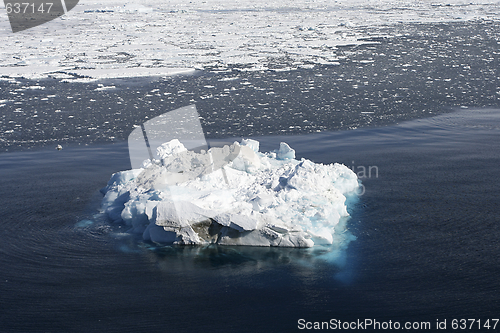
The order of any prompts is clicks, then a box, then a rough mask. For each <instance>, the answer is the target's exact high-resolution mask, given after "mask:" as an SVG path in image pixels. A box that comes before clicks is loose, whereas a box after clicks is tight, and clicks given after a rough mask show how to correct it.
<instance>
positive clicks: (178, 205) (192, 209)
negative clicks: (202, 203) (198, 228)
mask: <svg viewBox="0 0 500 333" xmlns="http://www.w3.org/2000/svg"><path fill="white" fill-rule="evenodd" d="M215 214H216V212H214V211H211V210H207V209H203V208H201V207H199V206H197V205H195V204H193V203H191V202H188V201H162V202H160V203H159V204H158V205H157V206H156V218H155V222H156V225H160V226H163V227H171V228H183V227H186V226H190V225H191V224H194V223H197V222H201V221H204V220H208V219H209V218H211V217H213V216H215Z"/></svg>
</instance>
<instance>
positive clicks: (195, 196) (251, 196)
mask: <svg viewBox="0 0 500 333" xmlns="http://www.w3.org/2000/svg"><path fill="white" fill-rule="evenodd" d="M156 156H157V157H159V158H158V159H153V160H149V159H148V160H145V161H144V163H143V165H142V168H138V169H132V170H127V171H121V172H117V173H115V174H113V175H112V177H111V179H110V180H109V182H108V185H107V186H106V187H105V188H103V189H102V192H103V193H104V198H103V200H102V209H103V211H104V212H105V213H107V215H108V216H109V218H110V219H111V220H113V221H115V222H121V223H125V224H126V225H127V226H129V227H130V231H131V232H133V233H138V234H142V236H143V239H144V240H146V241H152V242H157V243H174V244H182V245H187V244H207V243H217V244H221V245H252V246H282V247H312V246H313V245H327V244H332V243H333V242H334V239H335V233H336V228H335V227H336V226H337V225H338V224H339V222H341V221H342V220H343V219H346V218H347V217H348V216H349V214H348V212H347V207H346V196H349V195H355V192H356V190H357V189H358V187H359V182H358V178H357V176H356V174H355V173H354V172H353V171H352V170H350V169H349V168H347V167H346V166H344V165H341V164H338V163H335V164H328V165H325V164H317V163H314V162H312V161H310V160H307V159H304V158H303V159H301V160H296V159H295V151H294V150H293V149H292V148H291V147H290V146H289V145H288V144H286V143H281V144H280V147H279V149H277V150H275V151H273V152H268V153H261V152H259V142H258V141H255V140H251V139H244V140H242V141H241V142H234V143H233V144H231V145H226V146H224V147H222V148H216V147H212V148H210V149H209V150H207V151H205V150H201V151H200V152H198V153H197V152H194V151H190V150H187V149H186V148H185V147H184V145H183V144H182V143H181V142H180V141H179V140H176V139H174V140H171V141H169V142H167V143H164V144H162V145H160V146H159V147H158V149H157V152H156Z"/></svg>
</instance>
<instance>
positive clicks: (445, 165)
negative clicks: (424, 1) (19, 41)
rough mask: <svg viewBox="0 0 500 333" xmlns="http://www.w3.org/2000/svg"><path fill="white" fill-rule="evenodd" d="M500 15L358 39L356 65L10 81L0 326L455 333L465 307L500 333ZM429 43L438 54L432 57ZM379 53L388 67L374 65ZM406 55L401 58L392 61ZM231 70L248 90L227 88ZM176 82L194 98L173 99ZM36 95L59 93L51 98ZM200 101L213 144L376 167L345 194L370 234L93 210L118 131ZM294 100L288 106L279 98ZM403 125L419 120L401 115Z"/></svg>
mask: <svg viewBox="0 0 500 333" xmlns="http://www.w3.org/2000/svg"><path fill="white" fill-rule="evenodd" d="M495 27H496V26H495V25H494V24H493V25H492V24H469V25H467V24H464V25H462V24H459V25H455V26H453V27H450V26H448V25H435V26H416V27H406V28H405V29H404V31H406V35H404V36H401V37H398V38H396V39H392V40H382V41H380V42H381V44H376V45H372V46H369V47H367V46H365V47H363V48H359V49H358V48H354V49H349V50H347V49H346V50H345V52H346V54H347V53H348V52H353V53H352V54H348V55H349V58H348V59H351V60H352V59H353V60H352V61H351V60H349V61H348V60H346V61H345V63H344V64H341V66H339V67H322V68H315V69H311V70H297V71H293V72H286V73H284V72H265V73H262V72H255V73H247V72H244V73H242V72H238V73H233V72H229V73H210V72H209V73H204V74H200V75H195V76H191V77H179V78H171V79H160V80H151V81H147V82H145V81H143V80H142V81H140V80H138V81H134V80H130V81H127V82H123V81H122V82H114V83H113V82H106V83H101V84H104V85H105V86H109V85H112V84H113V85H115V87H116V88H115V89H112V90H95V89H96V88H99V87H100V86H98V84H97V83H95V84H65V83H61V82H59V81H55V80H54V81H40V82H39V83H38V84H39V85H43V86H44V87H45V89H25V88H21V87H23V86H26V87H28V86H33V85H37V83H36V82H28V81H23V80H17V81H16V82H18V83H12V82H11V83H9V82H3V83H1V88H2V90H1V93H2V96H8V98H7V97H1V98H0V99H4V100H9V102H3V103H2V104H5V106H3V107H1V108H0V115H1V116H2V123H0V127H1V129H2V133H4V134H1V135H2V136H1V139H2V141H1V144H2V148H3V149H4V150H9V151H11V152H4V153H2V154H0V170H1V177H0V188H1V189H2V190H1V191H0V200H1V202H2V204H1V205H0V230H1V231H0V267H1V270H0V332H132V331H134V332H198V331H202V330H204V331H209V332H295V331H304V330H300V329H299V328H298V321H299V319H304V320H305V321H308V322H314V321H320V322H324V321H330V320H331V319H338V320H341V321H343V322H344V321H355V320H358V319H360V320H364V319H374V320H377V321H379V322H389V321H392V322H396V321H397V322H400V323H401V325H404V323H405V322H419V323H421V322H429V323H431V325H432V326H431V328H432V329H431V330H427V331H436V321H437V320H439V321H443V320H445V319H446V320H447V328H448V330H449V331H456V330H452V329H451V328H452V320H453V319H476V320H481V325H484V323H486V320H487V319H490V322H489V323H490V324H491V327H490V329H489V330H488V329H486V328H484V327H482V329H481V330H480V331H493V330H492V326H493V324H494V322H493V321H491V320H492V319H498V318H499V313H500V300H499V298H498V295H499V292H500V282H499V279H498V275H499V273H500V244H499V239H500V229H499V222H500V218H499V216H500V214H499V213H500V208H499V207H500V205H499V199H498V198H499V196H498V189H497V179H498V173H499V171H500V167H499V166H500V147H499V144H498V142H500V105H498V103H499V99H498V96H499V95H498V93H497V92H498V76H499V74H498V66H497V65H498V60H497V58H495V56H494V55H495V54H496V53H495V52H498V51H497V49H498V46H497V45H498V44H496V40H495V38H496V36H497V33H498V29H496V28H495ZM466 37H467V38H466ZM472 37H474V38H472ZM464 40H466V41H467V42H464ZM468 44H470V45H468ZM419 45H420V48H418V47H416V46H419ZM450 45H451V46H450ZM452 46H453V47H452ZM371 48H373V49H371ZM457 48H461V49H457ZM468 48H470V50H469V49H468ZM405 50H419V51H418V52H420V54H419V55H418V54H417V53H416V52H417V51H415V52H408V51H405ZM467 50H468V51H467ZM396 51H397V52H396ZM466 51H467V52H466ZM403 52H407V53H403ZM432 52H437V53H436V55H435V58H433V59H428V58H425V57H424V56H423V55H425V56H427V55H429V54H432ZM447 52H448V53H447ZM375 54H385V55H386V57H385V58H383V59H385V60H376V59H369V57H370V56H372V57H374V55H375ZM395 54H398V55H400V56H401V57H403V59H401V58H398V59H399V60H398V61H395V60H394V62H393V60H388V59H389V56H390V55H395ZM445 55H447V56H446V57H445ZM381 57H383V56H381ZM406 57H408V58H406ZM411 59H413V60H419V61H421V62H420V63H419V62H415V67H418V68H414V69H415V70H416V72H412V71H411V70H410V68H411V66H406V67H403V65H404V64H407V63H410V62H407V61H409V60H411ZM425 59H427V60H425ZM354 60H356V61H360V60H366V61H368V62H362V63H359V62H358V63H356V62H354ZM371 60H376V61H375V63H376V64H377V65H376V66H375V65H374V66H372V65H370V64H373V63H371V62H369V61H371ZM362 64H364V65H362ZM384 64H385V65H384ZM419 64H420V65H421V66H417V65H419ZM453 64H459V65H460V66H461V67H450V66H452V65H453ZM462 64H468V66H470V69H467V68H464V67H463V66H462ZM382 65H384V66H385V68H386V69H385V70H384V66H382ZM448 65H450V66H448ZM368 66H370V67H368ZM433 66H435V67H433ZM405 68H407V69H408V70H409V71H403V69H405ZM453 68H455V69H453ZM399 69H401V71H400V72H398V71H399ZM370 71H372V72H373V71H377V73H378V75H377V76H372V77H371V81H369V82H370V83H369V84H368V85H366V86H365V85H364V83H362V82H364V81H360V83H355V82H352V81H347V82H345V81H344V80H343V81H340V80H339V81H336V80H334V79H333V78H337V79H338V78H340V75H344V78H345V76H346V75H350V76H351V77H352V79H353V80H358V79H359V80H361V79H363V78H362V76H363V75H365V76H367V75H366V73H368V72H370ZM361 72H362V73H361ZM382 72H386V74H385V75H386V76H385V77H386V79H382V78H381V75H382V74H381V73H382ZM363 73H365V74H363ZM412 73H413V74H412ZM319 74H321V76H320V75H319ZM360 75H361V76H360ZM453 75H454V76H453ZM462 75H463V76H462ZM428 76H429V77H432V78H433V79H432V80H430V79H427V77H428ZM233 77H236V78H233ZM304 77H307V80H306V79H304ZM225 78H227V79H228V80H226V79H225ZM389 78H392V79H389ZM396 78H398V79H397V80H396ZM421 78H425V79H426V81H425V82H423V81H422V80H421ZM229 79H230V80H229ZM285 79H287V80H288V81H284V80H285ZM438 79H439V80H438ZM445 79H451V80H450V81H446V80H445ZM238 80H240V81H241V82H243V81H245V82H249V83H250V84H243V86H249V87H250V86H252V88H248V89H241V91H240V94H241V95H235V96H229V97H228V96H223V95H224V94H225V93H224V91H225V90H224V89H231V86H229V85H228V86H226V84H228V82H238ZM303 80H304V81H303ZM311 80H319V81H315V83H314V87H315V89H309V93H302V92H301V93H299V92H298V91H296V90H294V89H303V87H301V85H302V84H306V82H307V83H310V82H309V81H311ZM384 80H385V81H384ZM184 81H185V82H184ZM389 81H391V82H389ZM427 81H432V83H429V82H427ZM210 82H213V84H210ZM273 82H274V83H273ZM286 82H288V85H286V86H283V87H282V88H280V89H281V90H280V89H278V88H277V86H276V87H274V86H273V85H280V84H284V83H286ZM334 82H337V84H339V85H340V84H341V86H338V88H336V87H335V88H334V87H333V86H332V85H333V83H334ZM311 84H312V83H311ZM356 84H357V85H358V87H357V88H354V87H353V85H356ZM428 85H429V86H428ZM205 86H209V87H208V88H207V87H205ZM211 86H214V87H213V88H212V87H211ZM186 87H187V88H186ZM189 87H191V88H192V90H191V93H189V92H190V90H188V88H189ZM201 87H203V89H201ZM254 87H260V88H262V89H264V90H259V89H256V88H254ZM270 87H274V88H273V89H271V88H270ZM391 87H392V88H391ZM418 87H420V88H419V89H417V88H418ZM426 87H427V88H426ZM174 88H175V89H178V90H179V91H182V90H184V91H185V92H180V93H179V92H178V91H177V93H176V96H175V97H172V99H171V100H170V99H168V97H169V96H170V95H168V93H171V90H172V89H174ZM400 88H408V89H406V90H403V89H400ZM424 88H425V89H424ZM16 89H22V90H23V91H16ZM51 89H52V90H54V91H56V93H54V92H52V90H51ZM155 89H159V90H158V91H154V92H153V91H152V90H155ZM337 89H338V91H337ZM391 89H393V90H391ZM212 90H214V93H212V97H210V98H208V97H207V98H204V99H203V98H201V97H205V93H207V94H208V91H212ZM271 90H272V91H274V94H268V93H269V92H270V91H271ZM386 90H387V92H385V91H386ZM396 90H397V91H396ZM301 91H302V90H301ZM304 91H305V90H304ZM318 91H319V92H318ZM335 91H337V92H335ZM10 92H16V93H18V94H21V93H22V94H24V95H19V96H17V95H16V94H11V93H10ZM229 92H230V91H229ZM41 93H43V94H44V96H45V95H47V96H52V95H56V96H55V97H43V98H47V100H45V101H42V100H41V99H42V96H41V95H39V94H41ZM165 93H167V95H165ZM335 93H337V94H338V95H335ZM379 93H382V94H383V93H387V94H388V95H387V96H389V95H391V96H393V98H394V99H395V100H400V101H401V102H397V103H396V102H395V100H392V99H390V98H389V97H388V98H389V99H387V100H383V99H384V98H386V97H383V96H385V95H382V96H381V95H379ZM396 93H397V94H398V96H394V95H396ZM4 94H5V95H4ZM157 94H158V95H161V96H157ZM171 94H173V93H171ZM228 94H229V93H228ZM307 94H309V95H307ZM11 95H12V96H14V97H12V96H11ZM72 96H73V98H67V97H72ZM134 96H135V97H134ZM162 96H163V97H162ZM207 96H209V95H207ZM238 96H239V97H238ZM273 96H274V97H273ZM306 96H312V97H307V98H306ZM344 96H351V97H349V99H348V100H346V99H344V98H343V97H344ZM370 96H371V97H370ZM447 96H453V97H447ZM35 97H37V98H38V99H37V100H36V99H35ZM216 97H217V98H218V99H216ZM30 98H31V99H30ZM75 98H76V99H77V100H78V98H81V100H79V102H78V103H73V102H72V101H71V102H69V103H68V100H72V99H75ZM120 98H121V99H122V101H121V102H122V104H117V102H118V101H120ZM265 98H268V99H269V100H265ZM366 98H368V100H367V99H366ZM391 98H392V97H391ZM450 98H451V99H450ZM90 99H94V100H95V101H90ZM161 99H163V101H161ZM274 99H276V100H274ZM192 100H194V102H195V103H196V105H197V109H198V110H199V112H200V114H201V115H202V117H203V118H204V119H203V126H204V129H205V131H206V132H207V133H208V132H210V133H208V134H207V135H208V137H212V138H215V137H233V136H250V135H254V136H255V138H256V139H258V140H260V141H261V150H262V151H268V150H270V149H275V148H276V147H277V146H278V144H279V142H280V141H285V142H288V143H289V144H290V145H291V146H292V147H293V148H294V149H295V150H296V152H297V156H298V157H299V158H300V157H306V158H309V159H311V160H313V161H314V162H318V163H319V162H322V163H331V162H341V163H344V164H346V165H347V166H349V167H352V168H353V169H354V170H355V171H359V170H362V168H363V167H364V168H366V169H369V167H376V170H377V171H378V172H377V173H375V172H374V173H373V174H371V175H368V174H367V175H366V176H367V177H365V178H362V182H363V185H364V188H365V192H364V194H363V195H361V196H360V198H359V201H358V202H357V203H355V204H353V205H352V206H351V207H350V210H351V215H352V217H351V219H350V220H349V222H348V229H349V231H350V232H351V233H352V234H353V235H355V236H356V237H357V239H356V240H355V241H353V242H351V243H350V244H349V246H348V247H347V249H346V250H345V251H341V252H340V254H339V255H340V256H339V257H338V258H336V259H335V260H322V259H319V258H318V255H317V254H316V253H311V251H308V250H304V249H265V248H232V247H223V248H220V247H219V248H217V247H194V248H191V247H185V248H172V247H151V246H150V245H147V244H144V243H142V242H140V241H138V240H137V239H135V238H134V237H133V236H130V235H128V234H127V233H126V232H125V230H122V229H123V228H121V227H120V226H119V225H112V224H111V223H110V222H109V221H107V220H106V219H105V218H103V217H102V216H101V215H100V214H98V207H99V202H100V200H101V198H102V196H101V194H100V193H99V189H100V188H101V187H103V186H104V185H105V184H106V183H107V181H108V179H109V177H110V175H111V174H112V173H113V172H116V171H119V170H125V169H128V168H130V161H129V156H128V149H127V146H126V143H125V142H124V141H123V140H124V139H126V137H127V135H128V133H129V131H130V130H131V129H132V126H133V125H134V124H139V123H141V122H142V121H144V120H146V119H150V118H152V117H154V116H156V115H158V114H161V113H163V112H166V111H169V110H172V109H174V108H177V107H181V106H184V105H186V104H191V103H193V101H192ZM284 100H287V101H288V102H287V103H290V106H281V107H278V104H276V105H274V104H272V103H284V102H283V101H284ZM149 101H151V103H149ZM228 101H229V102H228ZM326 101H332V103H331V104H327V102H326ZM374 102H375V103H380V104H378V107H375V106H373V105H372V107H373V108H372V109H370V104H373V103H374ZM15 103H21V104H15ZM44 103H46V104H44ZM134 103H135V105H134ZM228 103H229V104H228ZM266 103H269V105H266ZM145 104H148V105H151V108H150V109H153V110H149V111H147V110H146V111H145V108H144V105H145ZM260 104H263V105H260ZM365 104H366V105H365ZM227 105H230V106H231V109H229V107H227ZM270 105H273V108H272V107H270ZM326 105H329V106H328V107H327V106H326ZM332 105H333V106H332ZM398 105H399V106H400V107H398ZM122 106H123V107H122ZM236 106H239V108H237V107H236ZM460 106H464V107H465V106H467V107H468V108H467V109H466V108H460ZM136 107H137V108H136ZM224 107H226V111H227V112H222V114H219V113H217V114H215V113H214V111H213V110H222V109H223V108H224ZM18 108H20V110H17V109H18ZM333 109H335V110H337V109H338V112H337V113H335V112H334V111H333ZM57 110H59V112H56V111H57ZM134 110H137V111H134ZM207 110H212V111H210V112H209V111H207ZM229 110H230V111H231V112H229ZM235 110H236V111H237V112H235V113H234V116H232V117H234V119H233V118H231V117H230V116H229V115H230V114H232V113H233V111H235ZM252 110H253V111H252ZM280 110H281V111H282V113H281V114H280V113H279V112H280ZM285 110H298V111H299V112H302V114H303V117H302V118H301V117H300V116H299V115H295V112H294V113H293V114H292V113H291V111H287V113H286V116H284V113H283V112H284V111H285ZM14 111H17V112H14ZM35 111H37V114H38V116H37V117H33V116H34V115H35ZM429 111H430V112H432V113H429ZM23 112H24V115H22V113H23ZM73 112H74V113H73ZM148 112H151V113H150V114H149V113H148ZM215 112H219V111H215ZM252 112H255V114H254V113H252ZM276 112H278V113H276ZM362 112H373V113H362ZM120 114H121V115H120ZM247 114H250V116H248V117H247V116H246V115H247ZM434 114H440V115H438V116H434V117H430V116H431V115H434ZM70 115H72V116H73V117H72V118H70V117H69V116H70ZM111 115H116V116H115V117H111ZM215 115H218V116H215ZM259 115H261V116H260V117H261V118H258V119H255V117H259ZM280 115H281V116H280ZM146 116H147V117H148V118H145V117H146ZM297 117H298V118H297ZM315 117H316V118H315ZM37 118H39V119H38V120H37ZM265 119H269V122H267V120H265ZM314 119H316V120H315V121H316V123H315V125H314V124H313V125H311V126H312V127H307V126H308V125H307V126H306V125H303V124H307V123H308V122H304V121H303V120H311V122H312V121H313V120H314ZM342 119H344V120H342ZM402 119H414V120H411V121H408V122H401V123H400V124H393V123H394V122H400V120H402ZM271 120H272V121H271ZM299 120H300V121H299ZM368 120H369V121H368ZM11 121H12V122H11ZM106 121H109V123H106ZM237 121H238V122H239V124H238V125H231V124H234V123H236V122H237ZM288 122H290V123H288ZM249 124H250V125H254V126H247V125H249ZM297 124H301V125H300V126H301V127H300V128H296V126H297ZM391 124H392V125H391ZM15 125H20V126H15ZM372 125H377V126H372ZM9 126H11V127H9ZM266 126H271V127H266ZM290 126H293V128H291V127H290ZM302 126H304V127H302ZM370 126H372V127H370ZM78 127H80V129H78ZM353 127H358V129H356V130H352V128H353ZM361 127H362V128H361ZM349 128H351V130H348V129H349ZM222 129H225V132H224V133H223V132H221V131H222ZM339 129H340V130H339ZM11 130H12V132H10V131H11ZM283 130H284V131H283ZM317 130H320V131H321V132H319V133H317V132H316V131H317ZM6 132H8V133H6ZM277 134H280V135H277ZM111 137H114V138H111ZM30 140H31V141H32V142H30ZM112 142H114V143H112ZM58 143H61V144H63V146H64V147H63V149H62V150H61V151H57V150H55V149H54V147H55V145H56V144H58ZM79 144H80V145H79ZM44 146H46V147H44ZM30 147H31V148H30ZM373 170H375V169H373ZM368 176H369V177H368ZM468 324H470V321H469V323H468ZM477 327H478V322H474V325H473V328H476V330H477ZM499 329H500V324H498V325H497V327H496V330H499ZM402 331H404V330H402ZM461 331H471V330H468V329H467V330H461Z"/></svg>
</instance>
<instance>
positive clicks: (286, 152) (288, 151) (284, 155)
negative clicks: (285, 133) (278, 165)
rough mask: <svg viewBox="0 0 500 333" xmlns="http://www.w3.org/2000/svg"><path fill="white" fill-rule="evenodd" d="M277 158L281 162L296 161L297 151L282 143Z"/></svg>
mask: <svg viewBox="0 0 500 333" xmlns="http://www.w3.org/2000/svg"><path fill="white" fill-rule="evenodd" d="M277 158H278V159H279V160H285V159H294V158H295V150H293V149H292V148H290V146H289V145H288V144H287V143H285V142H281V143H280V149H279V150H278V151H277Z"/></svg>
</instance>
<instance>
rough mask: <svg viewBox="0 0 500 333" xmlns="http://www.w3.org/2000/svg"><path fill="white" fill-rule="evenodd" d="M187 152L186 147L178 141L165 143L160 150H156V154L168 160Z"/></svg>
mask: <svg viewBox="0 0 500 333" xmlns="http://www.w3.org/2000/svg"><path fill="white" fill-rule="evenodd" d="M185 151H187V149H186V147H184V145H183V144H182V143H181V142H180V141H179V140H178V139H173V140H171V141H169V142H165V143H163V144H162V145H160V146H159V147H158V148H156V153H157V154H158V156H160V158H162V159H166V158H168V157H171V156H173V155H175V154H179V153H182V152H185Z"/></svg>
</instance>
